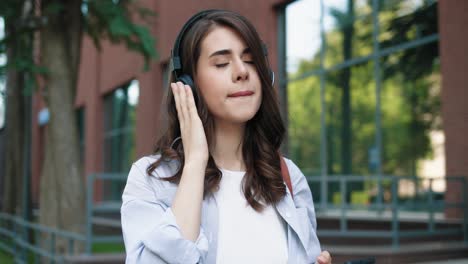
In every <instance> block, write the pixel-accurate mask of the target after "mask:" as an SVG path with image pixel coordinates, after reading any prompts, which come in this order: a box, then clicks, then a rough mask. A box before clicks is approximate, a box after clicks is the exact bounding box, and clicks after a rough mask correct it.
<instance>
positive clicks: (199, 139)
mask: <svg viewBox="0 0 468 264" xmlns="http://www.w3.org/2000/svg"><path fill="white" fill-rule="evenodd" d="M171 89H172V93H173V94H174V99H175V103H176V108H177V116H178V118H179V125H180V134H181V137H182V143H183V145H184V154H185V163H190V162H195V163H200V162H201V163H204V164H206V163H207V162H208V143H207V141H206V135H205V130H204V129H203V123H202V121H201V119H200V117H199V116H198V112H197V107H196V106H195V100H194V98H193V94H192V89H191V88H190V86H188V85H184V84H183V83H181V82H177V83H171Z"/></svg>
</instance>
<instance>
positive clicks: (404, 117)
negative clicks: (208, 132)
mask: <svg viewBox="0 0 468 264" xmlns="http://www.w3.org/2000/svg"><path fill="white" fill-rule="evenodd" d="M145 3H146V6H147V7H148V8H150V9H152V10H153V11H154V12H156V14H157V16H156V17H155V18H154V19H153V21H152V22H151V25H150V27H151V32H152V33H153V34H154V36H155V37H156V40H157V44H156V45H157V46H156V50H157V52H158V54H159V58H158V59H157V60H155V61H153V62H152V63H151V67H150V70H149V71H147V72H143V71H142V69H143V60H142V58H141V57H139V56H138V55H137V54H135V53H132V52H129V51H127V50H126V49H125V48H124V47H123V46H117V45H112V44H110V43H105V44H103V47H102V51H101V52H99V51H97V49H96V48H95V47H94V45H93V43H92V41H91V40H90V39H89V38H87V37H85V38H84V39H83V45H82V58H81V66H80V74H79V82H78V90H77V95H76V102H75V104H76V108H77V116H78V120H79V127H80V138H81V142H82V144H81V146H82V153H83V154H82V161H83V165H84V171H85V175H90V174H92V173H96V172H123V173H126V172H127V171H128V169H129V166H130V165H131V163H132V162H133V161H134V160H135V159H137V158H138V157H141V156H143V155H147V154H150V153H151V152H152V150H153V147H154V144H155V142H156V140H157V138H158V136H159V135H160V133H161V131H162V128H163V122H162V119H161V118H162V117H161V110H162V102H163V96H164V94H165V91H166V88H167V87H166V86H167V65H168V60H169V57H170V50H171V48H172V45H173V42H174V40H175V38H176V36H177V34H178V31H179V29H180V28H181V27H182V25H183V23H184V22H185V21H186V20H187V19H188V18H189V17H190V16H191V15H192V14H194V13H195V12H197V11H200V10H203V9H210V8H219V9H229V10H233V11H236V12H239V13H241V14H243V15H244V16H246V17H247V18H248V19H249V20H250V21H252V22H253V24H254V25H255V27H256V28H257V30H258V31H259V33H260V35H261V37H262V39H263V40H264V42H265V43H266V44H267V46H268V48H269V60H270V64H271V67H272V69H273V70H274V71H275V72H276V76H277V79H278V81H277V82H276V84H275V86H276V88H277V89H278V91H279V94H280V98H281V103H282V105H281V107H282V110H283V113H284V118H285V121H286V123H287V126H288V138H287V142H286V144H285V147H284V151H285V153H287V154H288V155H289V156H290V157H291V158H292V159H293V160H295V161H296V163H297V164H298V165H299V167H301V169H302V170H303V171H304V173H305V174H306V175H307V176H310V177H321V178H320V179H324V180H325V179H326V177H328V176H333V175H342V176H343V177H345V176H346V175H365V176H366V175H368V176H376V175H377V176H378V175H392V176H400V177H404V176H410V177H413V176H417V177H416V180H415V181H413V182H411V181H409V183H407V184H403V185H401V186H399V187H400V192H399V194H400V195H405V194H404V193H402V192H401V191H402V190H406V189H408V190H409V191H408V193H410V194H409V195H410V196H411V195H412V196H413V197H414V196H417V195H422V194H424V192H425V191H426V192H427V190H428V183H427V182H428V181H427V180H425V179H424V177H422V176H421V174H424V173H423V171H422V170H421V169H420V167H421V164H422V162H423V161H425V160H428V159H429V160H430V159H433V156H434V155H433V153H435V151H434V148H433V147H432V143H434V142H433V141H434V140H433V138H436V137H437V135H442V136H443V138H444V141H443V142H444V143H443V146H444V147H443V150H442V153H443V156H444V158H445V165H444V167H443V173H442V174H443V175H440V176H442V177H445V178H443V179H442V180H435V181H434V182H433V183H432V184H434V185H436V184H437V181H441V182H443V184H444V185H445V183H446V187H445V186H443V187H442V189H441V190H442V191H440V192H441V195H442V197H445V199H446V200H447V201H451V202H459V201H462V199H463V197H464V196H463V195H466V190H465V189H464V187H463V185H460V184H459V183H458V181H451V180H447V181H446V180H445V179H449V178H450V177H452V176H463V177H464V178H465V181H466V179H468V178H467V177H468V165H467V164H468V163H467V162H466V161H465V160H466V158H465V157H466V155H468V145H467V144H468V142H467V141H466V140H464V135H466V134H468V125H467V124H468V119H467V118H468V108H466V107H465V104H464V100H466V99H468V97H467V96H466V95H467V86H466V83H468V82H467V81H468V80H467V78H468V77H467V74H466V73H465V72H464V69H466V68H468V67H466V66H468V53H467V51H466V49H465V48H464V47H466V46H467V44H468V37H466V36H468V34H467V33H468V32H466V31H467V30H466V24H467V23H468V20H467V18H466V16H464V14H465V13H466V11H468V4H467V3H466V2H465V1H440V2H437V1H350V0H343V1H326V0H323V1H279V0H277V1H274V0H261V1H260V0H258V1H247V0H241V1H198V2H194V1H189V2H187V1H181V0H175V1H149V0H148V1H145ZM43 109H44V103H43V102H42V101H41V98H40V97H39V96H36V98H35V100H34V110H35V112H36V113H39V112H40V111H41V110H43ZM44 129H46V125H45V126H44V125H40V124H39V123H38V120H37V119H34V124H33V155H32V156H33V167H32V172H33V181H32V183H33V188H32V189H33V199H34V200H35V201H36V202H37V201H38V190H39V187H38V186H39V176H40V171H41V164H42V157H43V156H44V155H43V151H44V149H43V147H44V144H46V142H45V141H44ZM434 135H435V136H434ZM431 155H432V156H431ZM423 176H424V175H423ZM429 182H432V181H429ZM432 184H431V186H432ZM384 186H385V185H384ZM311 187H312V188H313V192H314V199H315V200H316V201H317V202H316V203H320V202H322V203H324V202H325V201H330V202H333V201H334V199H335V198H336V197H335V194H336V192H337V190H338V189H336V186H335V187H334V185H333V184H329V185H328V184H327V185H325V188H326V189H327V192H323V187H324V185H321V186H319V187H317V189H315V188H314V187H313V186H311ZM121 188H122V186H110V187H108V188H104V189H105V190H104V192H107V193H109V195H111V196H114V197H118V196H119V195H120V192H121ZM349 189H351V190H356V191H365V193H367V194H366V195H365V196H364V198H362V199H365V200H366V201H367V202H372V201H375V199H381V200H385V199H386V196H385V189H380V188H376V187H375V184H374V183H372V181H369V182H365V183H358V184H354V185H352V186H350V187H349ZM431 191H433V190H432V189H431ZM354 194H357V192H355V193H354ZM352 196H353V193H352V192H350V193H349V199H350V200H351V199H352V198H351V197H352ZM356 197H357V196H356ZM446 213H447V215H448V216H451V217H458V216H461V213H462V210H459V209H453V210H452V209H451V210H447V211H446Z"/></svg>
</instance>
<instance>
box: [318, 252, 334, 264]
mask: <svg viewBox="0 0 468 264" xmlns="http://www.w3.org/2000/svg"><path fill="white" fill-rule="evenodd" d="M317 260H318V263H320V264H330V263H331V256H330V253H329V252H328V251H322V253H320V256H318V258H317Z"/></svg>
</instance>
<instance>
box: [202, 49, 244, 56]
mask: <svg viewBox="0 0 468 264" xmlns="http://www.w3.org/2000/svg"><path fill="white" fill-rule="evenodd" d="M247 53H250V48H248V47H247V48H245V49H244V50H243V51H242V55H244V54H247ZM231 54H232V50H230V49H223V50H218V51H215V52H213V53H212V54H211V55H210V56H209V57H208V58H211V57H214V56H219V55H231Z"/></svg>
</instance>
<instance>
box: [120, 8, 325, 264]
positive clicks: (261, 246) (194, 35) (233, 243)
mask: <svg viewBox="0 0 468 264" xmlns="http://www.w3.org/2000/svg"><path fill="white" fill-rule="evenodd" d="M170 80H171V84H170V88H171V89H168V95H167V116H168V127H167V131H166V132H165V134H164V135H163V136H162V137H161V138H160V140H159V141H158V142H157V145H156V149H155V154H154V155H153V156H147V157H143V158H141V159H140V160H138V161H136V162H135V163H134V164H133V166H132V168H131V170H130V173H129V176H128V180H127V185H126V187H125V190H124V193H123V196H122V199H123V204H122V209H121V213H122V230H123V235H124V241H125V248H126V253H127V259H126V262H127V263H183V264H186V263H210V264H211V263H213V264H214V263H268V264H271V263H294V264H301V263H320V264H323V263H331V257H330V254H329V253H328V252H327V251H323V252H321V250H320V244H319V241H318V238H317V233H316V228H317V224H316V219H315V210H314V205H313V200H312V194H311V191H310V189H309V186H308V184H307V180H306V178H305V177H304V175H303V174H302V172H301V171H300V170H299V168H298V167H297V166H296V165H295V164H294V163H293V162H292V161H291V160H289V159H286V158H283V157H282V156H281V155H279V152H278V151H279V148H280V145H281V143H282V141H283V137H284V133H285V127H284V125H283V122H282V120H281V117H280V111H279V103H278V98H277V94H276V92H275V90H274V88H273V80H274V74H273V72H272V71H271V70H270V68H269V65H268V57H267V53H266V48H265V46H264V44H263V43H262V41H261V40H260V37H259V36H258V33H257V32H256V30H255V28H254V27H253V25H252V24H251V23H250V22H249V21H248V20H247V19H246V18H244V17H243V16H241V15H239V14H236V13H234V12H230V11H224V10H206V11H202V12H200V13H197V14H195V15H194V16H193V17H192V18H190V19H189V21H188V22H187V23H186V24H185V25H184V26H183V28H182V30H181V31H180V33H179V35H178V37H177V39H176V42H175V45H174V49H173V50H172V58H171V77H170ZM282 162H283V166H282ZM282 168H283V173H282V170H281V169H282ZM285 175H286V176H285ZM287 182H289V184H287Z"/></svg>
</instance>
